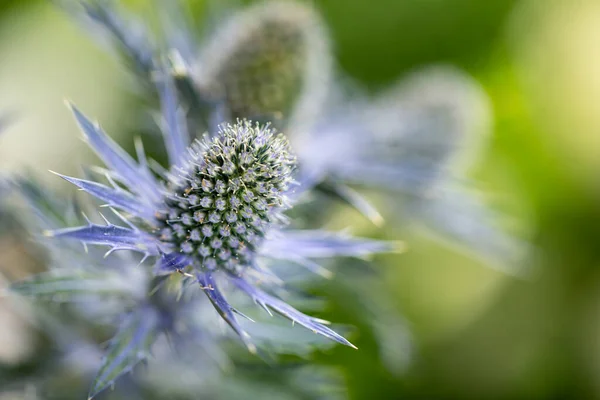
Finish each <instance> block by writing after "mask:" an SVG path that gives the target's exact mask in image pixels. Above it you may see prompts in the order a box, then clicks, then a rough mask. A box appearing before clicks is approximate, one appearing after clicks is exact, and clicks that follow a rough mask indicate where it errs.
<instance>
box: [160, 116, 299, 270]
mask: <svg viewBox="0 0 600 400" xmlns="http://www.w3.org/2000/svg"><path fill="white" fill-rule="evenodd" d="M294 166H295V157H294V156H293V155H292V154H291V152H290V148H289V144H288V141H287V139H286V138H285V137H284V136H283V135H277V134H276V133H275V132H274V131H272V130H271V129H269V128H268V127H266V126H261V125H259V124H254V125H253V124H252V123H250V122H248V121H246V120H244V121H238V122H237V123H236V124H234V125H230V124H228V125H224V126H222V127H221V128H220V130H219V133H218V134H217V136H216V137H215V138H213V139H208V140H207V142H205V143H200V142H197V143H196V144H195V145H194V146H193V148H192V149H191V151H190V156H189V159H188V161H187V162H186V163H184V165H183V166H182V167H181V168H180V173H179V175H178V176H177V177H173V178H172V179H171V180H170V182H169V183H168V189H167V191H166V193H167V194H166V196H165V201H164V207H165V208H164V210H161V211H159V212H157V220H158V229H157V233H158V235H159V238H160V240H161V241H162V242H163V243H165V244H167V247H168V248H170V249H172V250H173V249H174V250H178V251H179V252H182V253H185V254H186V255H188V257H189V258H190V259H193V260H194V262H195V264H196V265H197V266H198V268H199V269H200V270H202V271H212V270H215V269H222V270H225V271H228V272H238V273H239V272H241V271H242V269H243V268H245V267H246V266H248V265H250V264H252V263H254V262H256V261H255V260H254V255H255V254H256V250H257V247H258V245H259V242H260V240H261V239H262V238H264V237H265V234H266V233H267V230H268V229H269V228H270V227H271V225H272V224H273V223H278V222H280V221H283V220H284V216H283V214H282V211H283V210H285V207H286V206H287V202H286V197H285V192H286V191H287V190H288V189H289V186H290V183H291V182H292V172H293V170H294Z"/></svg>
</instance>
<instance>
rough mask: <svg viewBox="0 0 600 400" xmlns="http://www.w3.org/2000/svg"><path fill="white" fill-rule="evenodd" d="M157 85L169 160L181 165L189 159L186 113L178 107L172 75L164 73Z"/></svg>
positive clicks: (172, 163)
mask: <svg viewBox="0 0 600 400" xmlns="http://www.w3.org/2000/svg"><path fill="white" fill-rule="evenodd" d="M157 86H158V93H159V95H160V103H161V109H162V118H163V126H162V131H163V137H164V142H165V146H166V148H167V153H168V154H169V161H170V164H171V165H172V166H176V165H180V164H181V163H182V162H184V161H185V160H186V159H187V157H186V155H187V147H188V145H189V144H190V135H189V132H188V128H187V124H186V120H185V115H184V114H183V112H182V110H181V109H180V108H179V107H178V101H177V95H176V93H175V87H174V84H173V80H172V78H171V76H170V75H169V74H163V76H162V77H161V80H160V82H159V83H158V84H157Z"/></svg>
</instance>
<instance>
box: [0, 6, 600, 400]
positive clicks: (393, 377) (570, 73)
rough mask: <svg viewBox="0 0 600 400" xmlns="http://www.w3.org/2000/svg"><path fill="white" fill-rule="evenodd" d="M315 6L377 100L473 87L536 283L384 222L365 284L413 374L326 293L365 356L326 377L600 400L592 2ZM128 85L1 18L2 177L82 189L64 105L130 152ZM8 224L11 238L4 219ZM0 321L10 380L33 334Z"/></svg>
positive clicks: (403, 391) (328, 359)
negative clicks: (397, 92) (448, 85)
mask: <svg viewBox="0 0 600 400" xmlns="http://www.w3.org/2000/svg"><path fill="white" fill-rule="evenodd" d="M125 3H127V4H129V5H130V6H131V7H134V8H136V7H139V8H141V9H148V8H149V7H150V5H149V2H146V1H142V0H137V1H125ZM314 4H315V6H316V7H317V8H318V9H319V10H320V11H321V12H322V14H323V16H324V18H325V20H326V22H327V23H328V25H329V29H330V31H331V34H332V38H333V45H334V50H335V58H336V64H337V67H338V68H339V69H340V70H341V71H343V72H344V73H345V74H347V75H349V76H350V77H353V78H354V79H356V80H358V81H359V82H360V83H361V84H362V85H364V86H365V87H366V88H367V89H368V90H369V91H372V92H374V93H375V92H377V91H378V90H380V89H383V88H385V87H386V86H387V85H390V84H392V83H394V82H396V81H397V80H398V79H400V78H401V77H402V76H403V75H404V74H406V73H408V72H410V71H413V70H415V69H417V68H419V67H422V66H426V65H429V64H432V63H447V64H452V65H455V66H458V67H460V68H462V69H464V70H465V71H466V72H467V73H469V74H470V75H472V76H473V77H474V78H475V79H476V80H477V81H478V82H479V83H480V84H481V85H482V86H483V88H484V89H485V91H486V92H487V94H488V95H489V97H490V99H491V104H492V108H493V113H494V123H493V132H492V134H491V136H490V137H489V138H487V139H486V141H485V144H484V146H483V148H482V149H481V153H480V154H479V155H478V158H477V162H476V163H475V164H474V165H473V167H472V168H471V170H470V171H469V177H470V178H472V179H473V180H474V182H476V186H477V187H478V188H479V189H482V190H483V191H484V193H485V195H486V201H487V202H488V204H490V205H492V207H493V208H495V209H497V210H500V211H502V212H503V213H504V214H505V215H506V219H507V220H506V221H505V222H506V224H507V225H515V226H517V227H518V228H517V229H519V230H522V231H524V232H527V235H526V236H527V238H528V240H529V241H530V243H531V246H532V248H533V249H534V251H533V253H534V255H533V256H531V257H529V258H528V261H527V262H528V263H529V264H531V265H529V266H530V267H533V269H534V270H535V273H534V274H533V275H532V276H531V277H530V278H529V279H525V280H523V279H518V278H514V277H511V276H508V275H505V274H503V273H501V272H497V271H495V270H494V269H492V268H488V266H486V265H485V263H484V262H482V261H480V260H478V259H476V258H474V257H470V256H469V255H468V254H465V253H464V252H462V251H459V250H458V249H455V248H453V247H452V246H451V245H448V244H445V243H443V242H439V241H435V240H433V239H431V238H430V236H428V235H425V234H423V232H422V230H421V229H420V228H419V227H418V225H417V224H406V225H404V224H402V225H399V224H395V223H393V222H390V223H388V224H386V225H385V236H386V237H389V238H400V239H402V240H403V241H405V242H406V243H407V244H408V245H409V251H408V252H406V253H404V254H401V255H394V256H386V257H378V258H377V259H376V267H374V268H373V270H374V273H375V274H377V275H378V276H380V277H381V278H382V279H380V281H381V284H382V285H383V287H384V289H385V290H386V292H388V293H390V294H391V295H390V296H391V301H390V305H391V307H392V309H391V310H389V311H390V312H392V313H394V315H397V316H402V318H403V319H404V320H405V321H406V322H407V325H408V327H409V329H410V331H411V333H412V335H413V340H414V343H413V347H414V348H413V349H412V350H411V351H410V356H411V359H410V362H408V363H407V364H406V365H403V366H402V367H401V368H396V369H390V368H386V366H385V352H383V353H382V352H381V351H379V346H378V343H377V341H378V339H376V337H375V336H374V335H372V334H371V333H370V332H371V328H369V327H368V323H367V322H368V321H365V320H364V318H363V317H361V314H360V313H359V312H355V308H354V307H353V302H354V301H357V300H356V299H355V298H351V297H352V295H351V294H349V293H351V292H349V290H344V289H342V288H334V289H331V290H329V289H328V288H327V287H326V286H323V288H322V293H321V294H322V295H324V296H326V297H327V298H328V299H329V300H330V301H331V302H332V304H333V307H330V308H329V309H328V312H327V314H326V315H325V317H326V318H328V319H331V320H335V321H340V322H344V323H347V324H349V325H354V326H356V327H357V328H356V330H355V332H356V333H355V336H354V337H352V339H353V342H354V343H355V344H356V345H357V346H358V348H359V349H360V350H358V351H349V350H348V349H347V348H334V349H333V350H331V351H328V352H326V353H325V354H321V355H319V356H318V362H319V363H322V364H327V365H334V366H337V367H339V368H340V369H341V370H342V372H343V375H344V378H345V381H346V383H347V385H348V392H349V396H350V398H352V399H375V398H391V399H395V398H399V399H400V398H402V399H413V398H414V399H420V398H423V399H425V398H427V399H482V398H485V399H566V398H579V399H582V398H591V399H593V398H600V268H599V267H600V106H599V104H600V48H598V43H600V2H598V1H597V0H587V1H586V0H578V1H570V0H544V1H541V0H487V1H480V0H372V1H369V2H368V3H367V2H364V1H363V0H322V1H314ZM190 7H191V9H193V10H194V12H195V13H198V15H202V13H204V12H206V11H207V9H208V7H209V6H208V5H207V4H206V3H204V2H202V1H199V0H190ZM130 85H131V82H130V78H129V77H128V73H127V70H126V68H125V67H123V66H122V65H121V64H120V63H119V59H118V58H117V57H114V56H113V55H112V54H110V52H109V51H107V49H103V48H102V47H101V46H99V45H98V44H97V43H96V42H94V41H93V40H91V39H90V37H89V35H86V34H85V33H84V32H83V31H82V30H81V28H80V26H78V25H77V24H75V23H74V22H73V21H72V20H71V19H70V18H69V17H68V16H67V15H65V14H64V13H62V12H61V11H60V10H58V9H57V8H56V7H55V6H53V5H52V4H51V3H50V2H47V1H37V0H13V1H10V0H3V1H2V2H1V5H0V110H8V111H11V112H14V113H15V116H16V119H15V121H14V122H13V124H12V125H11V126H10V128H9V129H8V131H7V132H6V134H5V135H3V136H1V137H0V171H2V172H20V173H22V172H24V171H29V172H31V173H32V174H34V175H35V176H39V178H40V179H41V180H43V181H46V182H47V183H48V185H50V186H54V187H56V188H58V189H59V190H71V188H69V187H68V186H67V185H66V184H65V185H64V186H63V182H61V181H60V180H59V179H57V178H56V177H54V176H53V175H51V174H49V173H47V170H49V169H51V170H59V171H61V172H62V173H65V174H67V175H75V176H77V175H79V167H78V166H79V165H80V164H81V163H85V162H86V160H87V158H88V157H89V155H90V154H91V153H90V152H89V150H87V148H86V146H85V144H84V143H83V142H82V141H81V140H79V133H78V131H77V127H76V125H75V124H74V123H73V121H72V117H71V116H70V114H69V111H68V110H67V108H66V107H65V106H64V99H66V98H68V99H73V100H74V101H76V102H77V104H78V105H79V106H80V107H81V108H82V109H84V110H85V111H86V113H87V114H88V115H92V116H94V117H96V118H97V119H98V120H100V121H102V124H103V127H104V128H105V129H106V130H107V131H108V132H110V133H111V134H112V135H115V136H118V135H119V134H121V135H123V134H125V133H126V132H131V131H132V130H135V129H134V127H135V126H136V124H137V123H139V110H136V107H137V103H136V101H135V100H134V99H133V98H132V96H131V94H130V90H131V87H130ZM119 141H120V142H122V143H123V142H124V143H129V142H130V140H128V139H127V138H124V139H123V140H120V139H119ZM350 214H351V218H356V224H358V225H359V228H358V229H355V230H354V232H358V233H361V234H364V235H376V234H377V230H376V229H375V227H373V226H371V225H370V224H369V223H368V222H366V221H364V220H362V219H361V218H360V216H357V215H355V214H354V213H353V212H351V211H342V210H341V211H340V212H339V213H338V214H334V215H333V216H332V217H331V221H329V222H328V224H329V225H330V226H332V227H339V226H343V225H344V221H345V219H346V218H348V216H349V215H350ZM1 218H3V221H2V223H3V225H4V226H6V224H5V222H6V221H8V219H9V218H10V216H7V215H3V216H2V217H1ZM11 251H16V250H15V244H14V243H10V242H9V243H7V242H2V243H0V267H2V268H3V269H11V270H12V271H13V273H14V271H15V270H16V271H17V272H18V271H19V270H20V268H15V266H13V265H6V263H3V260H8V256H7V254H8V253H9V252H11ZM23 269H25V268H23ZM338 273H339V274H343V273H344V270H343V268H340V269H339V270H338ZM0 319H1V320H2V322H0V363H2V364H7V365H19V363H20V362H22V360H23V359H26V358H27V357H28V353H29V352H30V351H31V347H32V346H33V344H32V343H31V341H33V340H34V339H33V337H32V334H31V333H30V332H29V330H28V322H27V320H26V319H23V318H20V317H19V316H18V313H17V312H15V311H11V310H10V308H7V307H3V308H2V309H0ZM382 323H383V324H385V320H384V321H382ZM398 334H399V335H400V332H399V333H398ZM392 335H393V333H392ZM392 341H393V340H392ZM396 350H397V349H396ZM407 351H408V349H407ZM8 398H9V397H7V398H6V399H8ZM2 400H5V398H2Z"/></svg>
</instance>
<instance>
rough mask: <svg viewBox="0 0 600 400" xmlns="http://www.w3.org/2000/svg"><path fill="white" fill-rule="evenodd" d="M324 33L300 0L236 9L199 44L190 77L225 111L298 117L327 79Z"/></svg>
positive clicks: (311, 106)
mask: <svg viewBox="0 0 600 400" xmlns="http://www.w3.org/2000/svg"><path fill="white" fill-rule="evenodd" d="M329 53H330V52H329V43H328V35H327V33H326V31H325V29H324V27H323V23H322V21H321V19H320V17H319V15H318V14H317V13H316V12H315V11H314V10H313V9H312V8H311V7H308V6H306V5H304V4H300V3H294V2H288V1H268V2H264V3H259V4H256V5H254V6H252V7H248V8H247V9H244V10H242V11H240V12H238V13H236V14H235V15H234V16H233V17H232V18H231V19H230V20H229V21H227V23H225V24H223V25H222V26H221V27H220V28H219V29H217V31H216V32H215V34H214V36H213V37H212V38H211V40H210V41H209V42H208V44H207V46H206V47H205V48H204V50H203V52H202V54H201V57H200V62H199V64H198V67H197V72H196V79H197V81H198V84H199V86H200V89H201V91H203V92H204V93H205V94H207V95H209V96H213V97H216V98H220V99H222V100H224V102H225V103H226V104H227V107H228V111H229V114H230V117H231V118H232V119H233V120H235V119H236V118H253V119H255V118H267V119H270V120H273V119H281V118H284V119H288V118H293V119H294V120H303V119H306V118H308V117H309V116H308V115H307V114H313V113H315V112H318V111H319V109H320V107H321V105H322V102H323V100H324V97H325V94H326V91H327V88H328V84H329V80H330V69H331V65H330V64H331V63H330V54H329Z"/></svg>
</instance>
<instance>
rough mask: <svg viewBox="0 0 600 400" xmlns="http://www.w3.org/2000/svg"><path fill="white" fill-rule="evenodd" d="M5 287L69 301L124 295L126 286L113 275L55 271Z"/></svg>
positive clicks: (22, 293) (19, 292)
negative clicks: (87, 297) (88, 296)
mask: <svg viewBox="0 0 600 400" xmlns="http://www.w3.org/2000/svg"><path fill="white" fill-rule="evenodd" d="M9 290H10V291H11V292H14V293H17V294H19V295H21V296H26V297H34V298H40V297H41V298H46V297H51V298H52V299H53V300H56V301H69V300H70V299H72V298H73V296H77V295H108V294H111V295H115V294H117V295H119V294H121V295H127V294H129V293H131V291H130V288H129V286H128V284H127V282H125V281H124V280H123V279H121V278H120V277H119V276H118V275H117V274H107V273H93V272H90V271H85V272H84V271H81V270H79V271H76V272H75V271H70V270H55V271H51V272H45V273H42V274H39V275H35V276H33V277H31V278H29V279H26V280H23V281H19V282H15V283H13V284H11V285H10V287H9Z"/></svg>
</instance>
